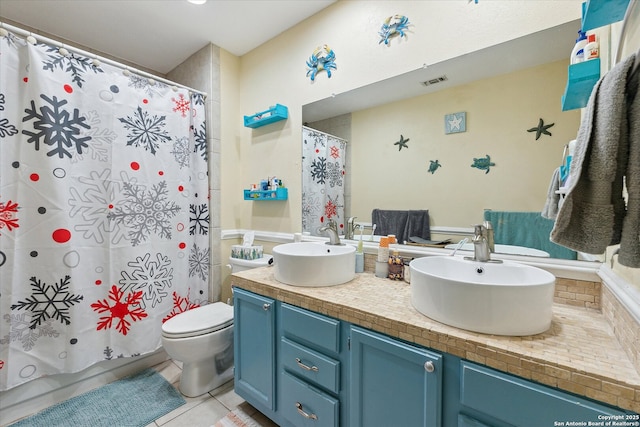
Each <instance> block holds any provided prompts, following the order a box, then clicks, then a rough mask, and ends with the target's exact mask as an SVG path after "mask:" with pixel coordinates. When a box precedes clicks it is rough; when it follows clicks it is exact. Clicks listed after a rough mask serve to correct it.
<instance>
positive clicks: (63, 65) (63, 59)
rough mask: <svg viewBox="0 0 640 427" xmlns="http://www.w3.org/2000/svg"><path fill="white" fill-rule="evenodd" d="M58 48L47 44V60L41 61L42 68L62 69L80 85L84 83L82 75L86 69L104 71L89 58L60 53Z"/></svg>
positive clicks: (50, 69) (96, 71)
mask: <svg viewBox="0 0 640 427" xmlns="http://www.w3.org/2000/svg"><path fill="white" fill-rule="evenodd" d="M59 50H60V49H59V48H58V47H56V46H49V47H48V48H47V52H49V60H48V61H42V63H43V64H44V65H43V66H42V69H43V70H49V71H52V72H53V71H55V69H56V68H60V69H61V70H64V71H65V72H66V73H69V74H71V81H73V82H74V83H75V84H77V85H78V87H82V84H83V83H84V79H83V76H84V74H85V73H86V72H87V71H93V72H94V73H104V71H103V70H102V68H100V67H99V66H96V65H94V62H93V60H92V59H91V58H86V57H83V56H80V55H77V54H75V53H69V54H68V55H66V56H65V55H60V53H59Z"/></svg>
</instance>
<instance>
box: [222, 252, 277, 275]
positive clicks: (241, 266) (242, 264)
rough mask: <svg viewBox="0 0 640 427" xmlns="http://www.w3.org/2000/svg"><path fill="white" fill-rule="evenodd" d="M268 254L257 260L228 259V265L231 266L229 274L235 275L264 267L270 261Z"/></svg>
mask: <svg viewBox="0 0 640 427" xmlns="http://www.w3.org/2000/svg"><path fill="white" fill-rule="evenodd" d="M271 258H272V257H271V255H270V254H263V255H262V258H258V259H240V258H233V257H229V265H230V266H231V272H232V273H237V272H238V271H244V270H250V269H252V268H259V267H266V266H267V265H269V261H271Z"/></svg>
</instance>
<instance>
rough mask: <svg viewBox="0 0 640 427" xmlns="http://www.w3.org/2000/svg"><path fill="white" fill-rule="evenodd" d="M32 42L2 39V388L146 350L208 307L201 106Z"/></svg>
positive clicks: (170, 89) (192, 97)
mask: <svg viewBox="0 0 640 427" xmlns="http://www.w3.org/2000/svg"><path fill="white" fill-rule="evenodd" d="M27 40H29V42H28V41H27ZM27 40H25V39H23V38H21V37H19V36H17V35H16V34H14V33H11V32H10V33H9V34H8V35H4V36H2V37H1V38H0V292H1V294H0V313H1V318H0V389H1V390H6V389H9V388H12V387H15V386H17V385H19V384H22V383H24V382H27V381H30V380H32V379H35V378H38V377H42V376H48V375H51V374H58V373H71V372H78V371H80V370H82V369H84V368H87V367H89V366H91V365H93V364H95V363H97V362H99V361H102V360H106V359H114V358H124V357H137V356H140V355H143V354H145V353H150V352H153V351H155V350H156V349H158V348H159V347H160V346H161V327H162V323H163V321H165V320H167V319H168V318H170V317H172V316H174V315H176V314H177V313H180V312H182V311H185V310H187V309H190V308H193V307H197V306H199V305H201V304H205V303H206V301H207V298H208V274H209V254H210V250H209V236H208V230H209V208H208V206H209V203H208V179H207V175H208V174H207V144H206V127H205V109H204V96H203V95H202V94H192V93H190V91H189V90H187V89H178V88H176V87H175V86H169V85H167V84H165V83H161V82H158V81H153V80H150V79H147V78H143V77H141V76H139V75H136V74H135V73H132V72H130V71H129V70H126V69H123V68H120V67H116V66H114V65H110V64H104V63H100V62H99V61H97V60H95V59H92V58H89V57H84V56H82V55H81V54H78V53H70V52H66V50H65V49H59V48H58V47H55V46H51V45H49V44H46V43H40V42H35V43H31V42H33V41H34V40H32V39H31V38H28V39H27Z"/></svg>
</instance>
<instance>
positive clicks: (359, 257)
mask: <svg viewBox="0 0 640 427" xmlns="http://www.w3.org/2000/svg"><path fill="white" fill-rule="evenodd" d="M363 272H364V252H362V238H361V239H360V242H358V249H357V250H356V273H363Z"/></svg>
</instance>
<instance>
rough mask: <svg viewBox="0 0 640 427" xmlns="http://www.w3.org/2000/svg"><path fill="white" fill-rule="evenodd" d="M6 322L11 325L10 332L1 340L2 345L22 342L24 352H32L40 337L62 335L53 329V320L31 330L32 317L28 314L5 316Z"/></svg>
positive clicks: (48, 320)
mask: <svg viewBox="0 0 640 427" xmlns="http://www.w3.org/2000/svg"><path fill="white" fill-rule="evenodd" d="M3 317H4V320H5V321H6V322H7V323H8V324H9V325H10V331H9V333H8V334H7V335H5V336H4V338H2V339H0V344H3V345H7V344H9V343H12V342H15V341H20V343H21V344H22V349H23V350H24V351H31V350H32V349H33V347H35V345H36V341H38V338H40V337H53V338H57V337H58V336H59V335H60V333H59V332H58V331H56V330H55V329H54V328H53V325H52V324H51V323H52V322H51V319H47V320H45V321H44V322H42V324H41V325H39V326H36V327H35V328H31V327H30V326H29V325H30V323H31V316H30V315H29V314H28V313H20V314H5V315H4V316H3Z"/></svg>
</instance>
